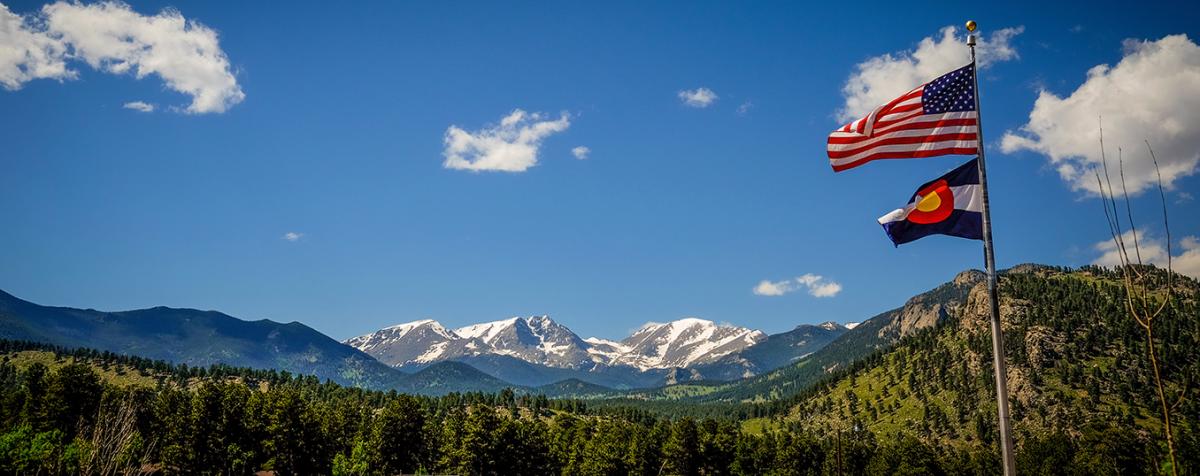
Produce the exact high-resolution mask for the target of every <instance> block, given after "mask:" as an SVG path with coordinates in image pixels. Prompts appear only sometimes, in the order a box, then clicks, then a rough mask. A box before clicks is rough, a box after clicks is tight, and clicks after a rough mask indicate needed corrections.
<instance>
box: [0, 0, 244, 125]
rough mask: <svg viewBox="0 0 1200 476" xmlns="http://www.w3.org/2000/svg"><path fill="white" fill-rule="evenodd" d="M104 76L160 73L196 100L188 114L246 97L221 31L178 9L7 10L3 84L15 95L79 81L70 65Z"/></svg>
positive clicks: (0, 21) (0, 68) (0, 64)
mask: <svg viewBox="0 0 1200 476" xmlns="http://www.w3.org/2000/svg"><path fill="white" fill-rule="evenodd" d="M69 60H81V61H83V62H85V63H86V64H88V65H89V66H91V67H92V68H95V69H97V70H100V71H104V72H107V73H112V74H127V73H128V74H132V75H133V76H134V77H136V78H138V79H141V78H144V77H146V76H150V75H157V76H158V77H160V78H162V80H163V81H165V82H166V85H167V87H168V88H170V89H172V90H174V91H178V92H180V93H183V94H186V95H188V96H191V98H192V102H191V104H189V105H188V106H187V107H186V108H183V110H184V111H185V112H188V113H194V114H201V113H220V112H225V110H227V109H228V108H229V107H231V106H233V105H234V104H237V103H239V102H241V101H242V100H243V99H244V98H245V97H246V95H245V94H244V93H242V90H241V88H239V87H238V84H237V79H236V78H235V77H234V76H233V73H232V72H230V66H229V60H228V58H226V56H225V52H224V51H222V50H221V47H220V45H219V44H218V41H217V33H216V31H214V30H212V29H210V28H208V27H206V26H204V25H201V24H199V23H197V22H195V21H189V20H187V19H185V18H184V17H183V15H181V14H180V13H179V12H178V11H176V10H172V9H167V10H163V11H162V12H160V13H159V14H157V15H153V16H147V15H141V14H139V13H137V12H135V11H133V10H132V9H130V7H129V6H128V5H125V4H123V3H118V2H101V3H95V4H91V5H84V4H81V3H68V2H63V1H59V2H55V3H52V4H49V5H46V6H44V7H42V10H41V12H40V13H37V14H30V15H25V16H17V15H14V14H12V13H11V12H10V11H9V10H8V8H7V7H5V6H3V5H0V84H3V85H4V87H5V88H7V89H9V90H16V89H19V88H20V87H21V86H22V85H23V84H24V83H25V82H28V81H31V80H34V79H39V78H50V79H59V80H62V79H73V78H75V77H76V76H77V73H76V72H75V71H73V70H71V69H69V68H68V67H67V61H69Z"/></svg>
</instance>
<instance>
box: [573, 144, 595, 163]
mask: <svg viewBox="0 0 1200 476" xmlns="http://www.w3.org/2000/svg"><path fill="white" fill-rule="evenodd" d="M591 153H592V149H589V148H587V147H586V146H582V145H581V146H579V147H576V148H574V149H571V155H574V156H575V158H576V159H579V160H586V159H587V158H588V155H591Z"/></svg>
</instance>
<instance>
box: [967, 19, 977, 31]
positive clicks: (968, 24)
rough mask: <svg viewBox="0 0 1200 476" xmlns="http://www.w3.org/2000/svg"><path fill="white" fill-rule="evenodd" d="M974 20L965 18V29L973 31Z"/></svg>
mask: <svg viewBox="0 0 1200 476" xmlns="http://www.w3.org/2000/svg"><path fill="white" fill-rule="evenodd" d="M975 27H976V25H975V20H967V31H975Z"/></svg>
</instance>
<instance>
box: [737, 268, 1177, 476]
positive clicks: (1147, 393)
mask: <svg viewBox="0 0 1200 476" xmlns="http://www.w3.org/2000/svg"><path fill="white" fill-rule="evenodd" d="M1156 272H1157V273H1158V278H1159V281H1160V282H1161V281H1163V280H1165V273H1162V272H1161V271H1156ZM1118 279H1119V275H1117V274H1114V273H1113V272H1109V271H1104V270H1100V269H1096V268H1086V269H1083V270H1079V271H1067V270H1062V269H1055V268H1047V267H1035V266H1023V267H1020V268H1018V269H1016V270H1012V271H1010V272H1007V273H1005V274H1003V276H1002V279H1001V280H1000V289H1001V297H1002V298H1001V316H1002V322H1003V325H1004V332H1005V339H1006V342H1005V356H1006V359H1007V362H1008V366H1009V367H1008V380H1009V391H1010V394H1011V401H1012V404H1011V405H1012V414H1013V424H1014V431H1015V437H1016V439H1017V444H1018V446H1023V447H1026V448H1029V447H1037V448H1041V449H1042V450H1044V452H1045V453H1046V454H1038V455H1037V456H1034V455H1032V454H1030V453H1028V452H1026V453H1025V455H1026V459H1025V461H1022V463H1023V464H1022V465H1021V466H1025V467H1026V468H1028V467H1030V466H1034V467H1037V468H1045V469H1047V470H1048V471H1050V470H1052V469H1053V468H1054V466H1052V465H1053V464H1054V463H1053V462H1049V463H1038V462H1037V461H1035V460H1036V459H1037V458H1048V459H1049V460H1054V461H1058V462H1059V463H1064V462H1071V461H1073V463H1074V464H1077V465H1078V464H1089V462H1086V461H1080V460H1078V458H1076V457H1077V456H1078V455H1075V454H1074V451H1075V449H1076V448H1088V451H1089V452H1090V451H1092V450H1091V449H1092V448H1094V447H1095V446H1096V445H1100V444H1112V445H1116V446H1114V453H1122V454H1124V453H1127V454H1125V456H1126V457H1127V459H1129V460H1130V461H1137V460H1139V458H1140V457H1142V456H1145V455H1148V456H1149V457H1150V458H1151V459H1152V460H1153V461H1155V462H1157V463H1159V464H1161V463H1162V462H1163V458H1164V457H1165V456H1164V455H1165V443H1164V442H1163V437H1162V428H1161V424H1162V423H1161V417H1160V415H1161V413H1159V412H1160V407H1159V400H1158V399H1157V394H1156V391H1155V386H1154V385H1153V372H1152V370H1151V369H1150V367H1149V363H1148V358H1147V356H1146V355H1147V354H1146V348H1147V347H1146V346H1147V343H1146V340H1145V336H1144V334H1143V332H1142V330H1141V328H1140V327H1137V325H1136V324H1135V322H1134V321H1133V320H1132V318H1130V317H1128V316H1127V315H1126V314H1125V313H1124V310H1123V307H1122V306H1123V300H1124V290H1123V288H1122V287H1121V286H1120V285H1119V281H1118ZM1156 293H1157V294H1158V295H1160V296H1162V295H1165V290H1164V289H1159V290H1157V292H1156ZM1198 300H1200V287H1198V286H1197V283H1196V282H1195V281H1192V280H1184V281H1183V283H1182V285H1181V287H1177V288H1176V299H1175V300H1173V305H1172V306H1171V307H1170V308H1169V309H1168V311H1167V314H1166V315H1164V316H1163V317H1161V318H1160V319H1161V324H1160V325H1159V326H1158V329H1157V330H1156V334H1157V337H1158V339H1156V340H1158V345H1159V350H1160V354H1159V355H1160V359H1161V361H1163V362H1164V363H1165V366H1164V375H1163V376H1164V378H1165V379H1166V380H1167V381H1168V382H1170V386H1169V389H1168V390H1169V392H1168V393H1169V394H1171V395H1173V396H1175V397H1174V398H1172V403H1175V402H1178V406H1177V407H1176V409H1175V412H1174V418H1173V419H1172V420H1173V422H1174V424H1175V425H1176V434H1177V440H1178V442H1179V443H1177V447H1178V448H1179V449H1178V450H1177V454H1179V455H1183V454H1184V453H1190V454H1191V455H1200V446H1198V441H1200V440H1198V436H1200V435H1198V430H1200V404H1198V401H1197V397H1200V391H1198V390H1197V388H1196V385H1195V383H1196V382H1195V380H1196V376H1200V354H1198V353H1197V352H1196V349H1197V345H1198V344H1200V314H1198V311H1197V301H1198ZM947 310H948V312H949V313H950V314H949V318H948V319H945V320H943V321H941V323H940V324H938V325H937V326H936V327H933V328H929V329H926V330H923V331H920V332H918V333H916V334H915V335H913V336H911V337H909V338H906V339H903V340H901V341H900V342H899V343H898V344H897V345H896V346H895V348H893V349H891V350H890V351H888V352H885V353H881V354H877V355H875V356H873V357H871V358H870V359H868V360H867V361H865V362H863V363H861V364H860V365H859V366H858V368H856V369H854V370H852V371H849V372H846V373H845V375H840V376H839V378H837V379H835V380H833V381H830V382H825V383H823V384H821V385H818V386H816V387H814V388H810V389H808V390H807V391H805V392H803V393H802V394H800V395H799V396H797V397H794V398H793V400H792V401H791V402H790V403H789V405H788V409H787V410H786V412H785V413H784V414H781V415H777V416H775V417H774V418H773V423H774V424H775V425H781V424H798V425H800V426H802V427H804V428H808V429H810V430H813V431H818V432H836V431H838V430H846V429H853V428H854V427H856V426H857V427H859V428H865V429H867V430H869V431H870V432H872V433H873V434H874V435H876V436H877V437H881V438H886V439H890V440H899V439H902V438H904V437H915V438H919V439H921V440H923V441H925V442H927V443H929V444H933V445H936V446H940V447H959V448H962V449H971V450H984V451H987V450H994V448H995V445H996V442H995V435H996V431H995V423H994V422H995V419H996V406H995V397H994V389H993V383H992V382H993V380H992V379H993V376H992V365H991V341H990V338H991V337H990V335H991V334H990V328H989V323H988V320H987V316H988V315H987V300H986V290H985V289H984V287H983V286H982V285H979V286H975V287H974V288H973V289H971V291H970V293H969V295H968V297H967V299H966V301H965V303H964V305H962V306H956V307H947ZM1189 384H1190V386H1188V387H1187V388H1186V390H1185V389H1184V388H1182V387H1183V386H1185V385H1189ZM1180 395H1181V396H1180ZM755 425H768V424H765V423H763V422H761V421H759V422H755ZM768 426H769V425H768ZM1106 442H1107V443H1106ZM1118 450H1119V451H1118ZM1106 457H1108V458H1113V459H1120V458H1121V457H1122V456H1121V455H1120V454H1108V455H1107V456H1106ZM1195 457H1196V456H1191V458H1193V459H1194V458H1195ZM1055 458H1057V459H1055ZM1073 458H1074V460H1072V459H1073ZM1047 464H1049V465H1051V466H1046V465H1047ZM1096 464H1099V463H1096ZM1131 464H1132V463H1131ZM1050 472H1051V473H1053V472H1054V471H1050ZM1181 474H1183V473H1181Z"/></svg>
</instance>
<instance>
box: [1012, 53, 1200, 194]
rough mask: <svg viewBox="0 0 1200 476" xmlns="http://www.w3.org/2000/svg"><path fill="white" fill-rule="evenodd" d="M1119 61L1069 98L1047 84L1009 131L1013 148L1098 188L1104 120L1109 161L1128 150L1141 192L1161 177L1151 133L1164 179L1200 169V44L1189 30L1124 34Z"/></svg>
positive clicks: (1134, 187) (1128, 168) (1130, 172)
mask: <svg viewBox="0 0 1200 476" xmlns="http://www.w3.org/2000/svg"><path fill="white" fill-rule="evenodd" d="M1124 46H1125V56H1124V58H1122V59H1121V61H1120V62H1119V63H1117V65H1116V66H1109V65H1099V66H1095V67H1093V68H1092V69H1090V70H1088V73H1087V81H1085V82H1084V83H1083V84H1082V85H1080V86H1079V88H1077V89H1076V90H1075V91H1074V92H1072V93H1071V94H1070V95H1068V96H1067V97H1059V96H1058V95H1056V94H1054V93H1052V92H1049V91H1045V90H1043V91H1041V92H1040V93H1039V94H1038V98H1037V101H1036V102H1034V104H1033V111H1031V112H1030V113H1029V122H1027V123H1026V124H1025V125H1023V126H1021V127H1020V129H1019V130H1017V131H1008V132H1007V133H1005V134H1004V138H1003V140H1002V141H1001V149H1002V150H1003V151H1004V152H1006V153H1011V152H1016V151H1020V150H1029V151H1033V152H1037V153H1040V154H1042V155H1045V156H1046V158H1047V159H1049V161H1050V165H1052V166H1054V168H1055V169H1056V170H1057V171H1058V175H1059V176H1060V177H1061V178H1062V179H1063V180H1064V181H1065V182H1067V184H1068V185H1070V187H1071V188H1072V189H1074V190H1084V191H1086V192H1088V193H1091V194H1098V192H1099V187H1098V185H1097V183H1096V178H1095V175H1094V174H1093V173H1092V171H1093V170H1094V169H1095V167H1097V166H1099V165H1100V164H1101V160H1102V156H1101V155H1100V146H1099V142H1100V121H1101V120H1103V123H1104V143H1105V146H1106V147H1107V148H1108V149H1109V150H1108V159H1109V162H1110V163H1109V165H1111V166H1116V165H1117V163H1116V160H1117V155H1118V154H1117V153H1116V152H1117V150H1116V149H1117V148H1118V147H1121V148H1123V149H1124V162H1125V164H1124V165H1125V184H1126V185H1127V186H1128V187H1129V192H1130V193H1137V192H1140V191H1142V190H1145V189H1146V188H1148V187H1152V186H1154V184H1155V183H1156V182H1157V178H1158V175H1157V174H1158V171H1156V170H1155V168H1154V163H1153V161H1151V158H1150V154H1149V153H1148V152H1147V150H1146V145H1145V143H1144V142H1143V141H1144V140H1146V141H1149V142H1150V145H1151V146H1153V147H1154V152H1155V153H1156V155H1157V156H1158V165H1159V171H1161V173H1162V180H1163V184H1164V185H1165V186H1167V187H1171V186H1172V185H1173V184H1174V183H1175V181H1176V180H1178V179H1179V178H1181V177H1184V176H1188V175H1191V174H1194V173H1196V168H1197V164H1200V152H1197V151H1198V150H1200V46H1197V45H1196V43H1194V42H1192V41H1191V40H1190V39H1188V37H1187V35H1171V36H1167V37H1164V38H1162V39H1160V40H1157V41H1140V40H1126V41H1125V45H1124Z"/></svg>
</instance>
